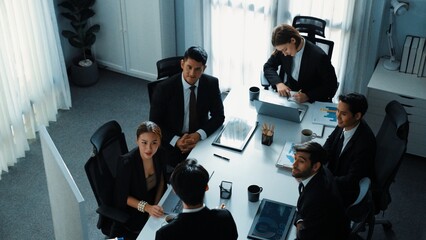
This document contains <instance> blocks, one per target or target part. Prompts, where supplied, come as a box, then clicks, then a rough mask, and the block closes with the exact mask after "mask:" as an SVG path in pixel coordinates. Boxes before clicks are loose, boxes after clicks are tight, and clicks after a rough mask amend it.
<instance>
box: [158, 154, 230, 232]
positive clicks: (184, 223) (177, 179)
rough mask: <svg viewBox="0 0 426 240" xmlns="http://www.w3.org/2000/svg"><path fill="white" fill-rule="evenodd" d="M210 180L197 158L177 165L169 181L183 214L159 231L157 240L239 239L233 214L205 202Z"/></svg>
mask: <svg viewBox="0 0 426 240" xmlns="http://www.w3.org/2000/svg"><path fill="white" fill-rule="evenodd" d="M208 181H209V173H208V172H207V170H206V169H205V168H204V167H203V166H201V165H200V164H198V163H197V160H195V159H187V160H185V161H183V162H181V163H180V164H178V165H177V166H176V168H175V170H174V171H173V173H172V176H171V178H170V182H171V184H172V187H173V190H174V191H175V192H176V194H177V195H178V196H179V198H180V199H181V200H182V202H183V211H182V213H180V214H179V215H178V216H177V217H175V219H174V220H172V222H170V223H169V224H167V225H165V226H163V227H161V228H160V229H159V230H158V231H157V233H156V236H155V239H156V240H167V239H186V240H192V239H194V240H195V239H197V240H198V239H205V240H209V239H211V240H213V239H214V240H216V239H221V240H228V239H229V240H234V239H237V238H238V231H237V226H236V224H235V221H234V218H233V217H232V215H231V213H230V212H229V211H228V210H226V209H209V208H207V207H206V206H205V204H204V203H203V200H204V194H205V192H206V191H207V190H208V189H209V186H208Z"/></svg>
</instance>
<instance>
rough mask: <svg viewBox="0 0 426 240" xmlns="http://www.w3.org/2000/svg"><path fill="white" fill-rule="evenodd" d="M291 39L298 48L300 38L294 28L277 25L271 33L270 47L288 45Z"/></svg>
mask: <svg viewBox="0 0 426 240" xmlns="http://www.w3.org/2000/svg"><path fill="white" fill-rule="evenodd" d="M291 38H294V39H295V40H296V47H299V45H300V42H301V41H302V36H301V35H300V33H299V32H298V31H297V30H296V28H294V27H292V26H290V25H287V24H281V25H278V26H276V27H275V28H274V30H273V31H272V39H271V42H272V46H274V47H276V46H278V45H281V44H286V43H289V42H291Z"/></svg>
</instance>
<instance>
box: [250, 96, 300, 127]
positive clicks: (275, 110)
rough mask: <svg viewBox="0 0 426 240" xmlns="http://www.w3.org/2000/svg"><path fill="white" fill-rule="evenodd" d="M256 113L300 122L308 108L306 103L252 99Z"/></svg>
mask: <svg viewBox="0 0 426 240" xmlns="http://www.w3.org/2000/svg"><path fill="white" fill-rule="evenodd" d="M253 102H254V105H255V107H256V111H257V113H258V114H262V115H267V116H271V117H276V118H281V119H284V120H288V121H292V122H301V121H302V120H303V117H304V116H305V113H306V111H307V110H308V106H307V105H303V104H298V103H295V102H291V101H287V102H280V103H273V102H269V101H262V100H253Z"/></svg>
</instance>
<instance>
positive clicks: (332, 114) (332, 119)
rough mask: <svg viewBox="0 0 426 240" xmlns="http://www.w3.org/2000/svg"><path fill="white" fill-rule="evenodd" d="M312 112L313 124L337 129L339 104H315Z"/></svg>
mask: <svg viewBox="0 0 426 240" xmlns="http://www.w3.org/2000/svg"><path fill="white" fill-rule="evenodd" d="M310 107H311V109H312V110H311V111H312V112H313V114H312V123H315V124H322V125H325V126H330V127H335V126H336V125H337V115H336V112H337V104H335V103H330V102H318V101H317V102H314V103H313V104H312V106H310Z"/></svg>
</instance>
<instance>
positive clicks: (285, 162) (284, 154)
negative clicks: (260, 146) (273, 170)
mask: <svg viewBox="0 0 426 240" xmlns="http://www.w3.org/2000/svg"><path fill="white" fill-rule="evenodd" d="M293 146H294V143H293V142H286V143H285V145H284V147H283V150H282V151H281V154H280V156H279V157H278V160H277V163H276V164H275V166H277V167H279V168H290V169H291V168H292V167H293V163H294V149H293Z"/></svg>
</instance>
